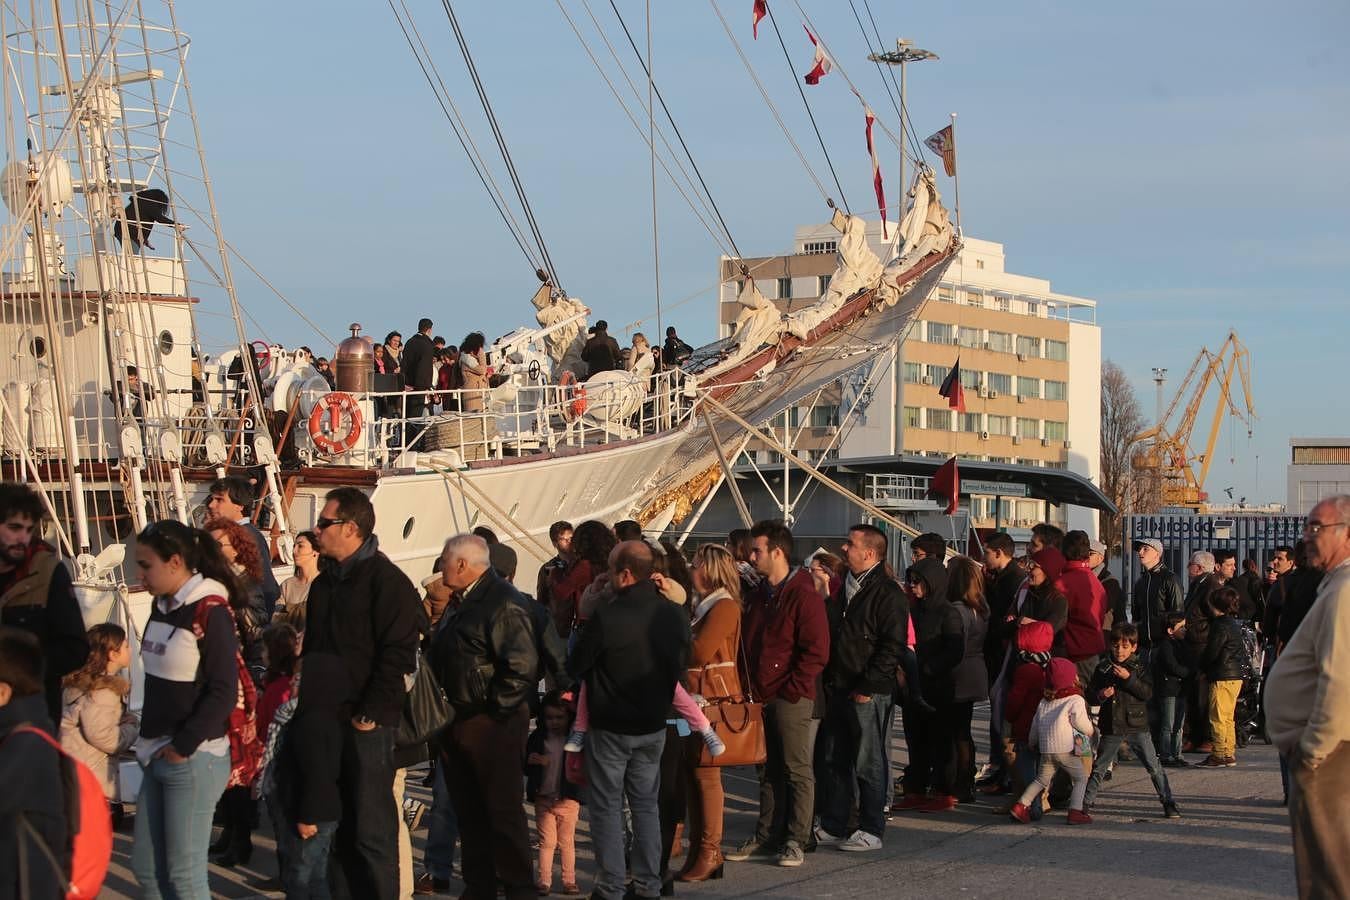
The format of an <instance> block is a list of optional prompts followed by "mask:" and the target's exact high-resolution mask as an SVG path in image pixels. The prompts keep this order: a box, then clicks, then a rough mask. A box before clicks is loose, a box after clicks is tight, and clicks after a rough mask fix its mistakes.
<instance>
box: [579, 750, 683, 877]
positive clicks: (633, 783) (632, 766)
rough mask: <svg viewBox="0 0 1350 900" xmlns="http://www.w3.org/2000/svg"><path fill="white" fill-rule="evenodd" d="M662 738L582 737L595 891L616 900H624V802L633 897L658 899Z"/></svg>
mask: <svg viewBox="0 0 1350 900" xmlns="http://www.w3.org/2000/svg"><path fill="white" fill-rule="evenodd" d="M665 744H666V732H665V730H664V729H662V730H661V731H654V732H652V733H651V734H641V735H631V734H616V733H614V732H612V731H604V730H602V729H599V728H592V729H591V731H590V733H588V734H587V735H586V778H587V780H589V781H590V784H591V794H590V806H591V843H592V844H593V845H594V846H595V864H596V869H597V870H598V871H597V872H596V877H595V891H594V892H593V893H592V895H591V896H593V897H602V898H605V900H617V898H619V897H622V896H623V895H624V890H625V889H624V852H623V844H624V829H623V801H624V799H625V798H627V800H628V808H629V810H631V812H632V814H633V850H632V855H631V860H630V864H631V867H632V871H633V893H634V895H636V896H638V897H657V896H660V893H661V815H660V812H659V810H658V807H657V792H658V789H659V787H660V780H661V751H662V750H663V749H664V748H665Z"/></svg>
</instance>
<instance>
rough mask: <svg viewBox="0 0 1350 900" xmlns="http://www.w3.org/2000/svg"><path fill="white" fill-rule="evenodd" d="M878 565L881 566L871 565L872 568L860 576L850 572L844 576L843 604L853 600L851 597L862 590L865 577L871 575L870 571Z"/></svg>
mask: <svg viewBox="0 0 1350 900" xmlns="http://www.w3.org/2000/svg"><path fill="white" fill-rule="evenodd" d="M879 565H881V563H873V564H872V568H871V569H868V570H867V571H866V572H864V573H862V574H861V575H854V574H853V572H852V570H850V571H849V572H848V573H847V574H846V575H844V600H845V602H851V601H852V600H853V596H854V595H855V594H857V593H858V591H860V590H862V583H863V582H864V581H866V580H867V576H868V575H871V574H872V570H873V569H875V568H876V567H877V566H879Z"/></svg>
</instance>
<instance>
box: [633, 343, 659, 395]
mask: <svg viewBox="0 0 1350 900" xmlns="http://www.w3.org/2000/svg"><path fill="white" fill-rule="evenodd" d="M655 367H656V360H655V359H654V358H653V357H652V345H651V344H650V343H648V342H647V338H646V336H645V335H644V334H643V333H642V332H640V331H638V332H635V333H634V334H633V346H632V347H630V348H629V350H628V371H630V372H634V373H636V374H638V375H641V376H643V377H644V378H645V377H646V376H648V375H650V374H652V370H653V369H655ZM643 387H644V388H645V387H646V385H643Z"/></svg>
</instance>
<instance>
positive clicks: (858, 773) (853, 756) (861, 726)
mask: <svg viewBox="0 0 1350 900" xmlns="http://www.w3.org/2000/svg"><path fill="white" fill-rule="evenodd" d="M842 550H843V555H844V561H845V563H846V564H847V565H848V573H847V574H846V575H845V576H844V583H843V585H841V586H840V588H839V591H838V592H837V593H836V594H835V595H834V597H833V598H832V599H831V602H830V603H828V604H827V605H826V608H825V611H826V615H827V616H828V617H829V621H830V661H829V662H828V663H827V664H826V666H825V676H824V689H825V717H824V721H823V722H822V723H821V729H820V737H819V740H818V741H817V744H816V747H817V753H818V754H819V755H820V763H819V764H818V765H817V771H818V772H820V776H819V788H818V790H819V793H818V794H817V795H816V796H817V802H818V804H819V808H820V828H819V829H817V831H816V840H817V842H818V843H838V844H839V847H840V849H841V850H844V849H847V850H875V849H878V848H880V847H881V836H882V834H883V832H884V831H885V830H886V795H887V781H888V779H889V778H890V766H889V758H890V753H889V750H890V743H891V733H890V723H891V715H892V703H891V695H892V694H893V693H894V690H895V669H896V666H897V665H898V664H899V659H900V652H901V651H902V650H903V649H904V647H905V637H906V635H907V634H908V631H909V601H908V600H906V599H905V594H904V591H902V590H901V589H900V585H898V584H896V583H895V581H894V580H893V579H891V578H890V577H888V576H887V574H886V566H885V559H886V535H885V534H883V533H882V531H881V530H880V529H878V528H876V527H874V526H872V525H854V526H853V527H851V528H850V529H849V530H848V539H847V540H846V541H844V544H843V547H842ZM855 790H856V791H857V794H858V830H857V831H856V832H854V833H853V835H851V836H849V837H848V838H847V839H846V840H845V838H844V836H845V834H846V833H847V831H848V820H849V813H850V811H851V808H852V806H853V793H854V791H855Z"/></svg>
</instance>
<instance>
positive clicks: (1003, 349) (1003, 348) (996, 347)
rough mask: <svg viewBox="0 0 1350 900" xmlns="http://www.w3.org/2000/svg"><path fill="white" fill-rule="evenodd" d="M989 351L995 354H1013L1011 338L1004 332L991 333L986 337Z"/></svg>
mask: <svg viewBox="0 0 1350 900" xmlns="http://www.w3.org/2000/svg"><path fill="white" fill-rule="evenodd" d="M988 343H989V349H990V350H993V351H994V352H995V353H1011V352H1013V336H1012V335H1011V334H1008V332H1006V331H991V332H989V336H988Z"/></svg>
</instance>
